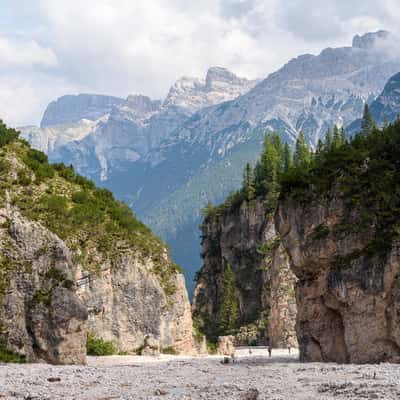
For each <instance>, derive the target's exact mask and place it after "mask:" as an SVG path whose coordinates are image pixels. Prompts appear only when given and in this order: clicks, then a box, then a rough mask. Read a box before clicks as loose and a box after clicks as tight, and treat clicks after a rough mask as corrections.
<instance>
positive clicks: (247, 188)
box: [243, 163, 256, 200]
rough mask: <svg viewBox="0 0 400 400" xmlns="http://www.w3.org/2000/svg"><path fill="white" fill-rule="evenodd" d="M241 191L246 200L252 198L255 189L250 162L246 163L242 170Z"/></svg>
mask: <svg viewBox="0 0 400 400" xmlns="http://www.w3.org/2000/svg"><path fill="white" fill-rule="evenodd" d="M243 191H244V194H245V196H246V199H247V200H252V199H254V196H255V192H256V189H255V185H254V168H253V165H252V164H251V163H247V164H246V168H245V170H244V174H243Z"/></svg>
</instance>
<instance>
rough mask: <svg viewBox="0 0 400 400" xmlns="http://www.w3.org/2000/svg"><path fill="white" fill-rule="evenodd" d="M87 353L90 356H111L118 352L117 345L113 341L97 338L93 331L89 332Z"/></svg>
mask: <svg viewBox="0 0 400 400" xmlns="http://www.w3.org/2000/svg"><path fill="white" fill-rule="evenodd" d="M86 353H87V354H88V355H89V356H111V355H113V354H117V347H116V346H115V344H114V343H113V342H109V341H105V340H103V339H100V338H97V337H96V336H95V335H94V334H93V333H88V336H87V341H86Z"/></svg>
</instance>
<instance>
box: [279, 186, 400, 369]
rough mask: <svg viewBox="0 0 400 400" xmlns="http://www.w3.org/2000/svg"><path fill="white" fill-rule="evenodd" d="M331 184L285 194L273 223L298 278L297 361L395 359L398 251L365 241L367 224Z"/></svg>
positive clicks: (399, 333)
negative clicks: (325, 189)
mask: <svg viewBox="0 0 400 400" xmlns="http://www.w3.org/2000/svg"><path fill="white" fill-rule="evenodd" d="M360 215H361V212H360V210H358V209H357V207H354V206H352V205H351V203H349V202H348V201H346V202H345V199H343V198H342V196H341V194H340V193H339V192H337V191H333V192H332V193H329V194H327V195H325V196H320V197H319V198H317V199H315V200H314V201H313V202H307V203H304V202H300V201H294V200H290V199H287V200H285V201H284V202H283V203H282V204H281V205H280V207H279V211H278V216H277V226H278V231H279V234H280V236H281V240H282V243H283V245H284V247H285V249H286V250H287V252H288V254H289V257H290V264H291V268H292V270H293V272H294V273H295V275H296V276H297V278H298V282H297V289H296V292H297V306H298V316H297V326H296V329H297V335H298V341H299V347H300V358H301V360H303V361H334V362H340V363H344V362H352V363H374V362H381V361H389V362H400V319H399V315H400V284H399V283H400V252H399V250H400V249H399V244H398V243H397V242H394V243H393V245H392V246H391V248H390V249H389V250H386V251H385V253H384V254H382V252H380V253H379V252H377V251H376V250H374V249H376V246H375V247H372V246H371V243H372V242H371V239H372V237H373V235H374V232H373V227H371V228H370V229H369V230H367V231H364V232H363V231H362V230H360V229H361V226H362V224H361V219H360V218H361V217H360Z"/></svg>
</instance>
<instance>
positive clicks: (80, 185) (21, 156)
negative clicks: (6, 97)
mask: <svg viewBox="0 0 400 400" xmlns="http://www.w3.org/2000/svg"><path fill="white" fill-rule="evenodd" d="M15 163H17V165H18V166H19V167H18V168H19V169H18V171H17V176H18V178H17V179H16V180H14V179H12V175H13V174H12V173H10V172H11V171H12V165H14V164H15ZM0 170H1V172H2V174H1V175H0V199H1V201H4V200H5V198H6V196H5V193H6V192H8V194H9V196H10V197H11V201H12V204H13V205H15V206H17V207H18V208H19V209H20V211H21V213H22V214H23V215H25V216H26V217H27V218H29V219H32V220H35V221H39V222H40V223H42V224H43V225H44V226H46V227H47V228H48V229H49V230H50V231H52V232H54V233H55V234H57V235H58V236H59V237H60V238H61V239H63V240H64V241H65V242H66V244H67V245H68V246H69V248H70V249H71V250H73V251H74V250H77V249H79V250H80V251H79V254H78V253H77V254H76V257H77V259H79V261H80V262H81V263H82V265H83V267H84V268H86V269H87V270H89V271H92V272H99V268H100V265H101V264H102V263H103V262H104V261H105V260H106V259H109V260H111V261H112V262H114V261H116V260H117V258H118V257H119V256H120V255H121V253H123V252H130V251H133V252H139V253H140V254H141V255H142V256H143V257H144V258H148V259H149V260H151V261H152V263H153V265H154V272H155V274H156V275H157V276H158V277H159V281H160V284H161V286H162V287H163V289H164V291H165V293H166V294H167V295H168V296H170V295H172V294H173V293H174V292H175V290H176V288H175V286H174V276H175V274H176V273H177V272H181V269H180V268H179V267H178V266H177V265H176V264H174V263H173V262H171V261H170V260H169V259H168V258H167V257H165V249H166V246H165V244H164V243H163V242H162V241H161V240H160V239H158V238H157V237H156V236H154V235H153V234H152V233H151V231H150V229H148V228H147V227H146V226H145V225H144V224H142V223H141V222H140V221H139V220H138V219H137V218H136V217H135V215H134V213H133V212H132V210H131V209H130V208H129V207H128V206H127V205H125V204H124V203H122V202H119V201H117V200H115V199H114V197H113V195H112V193H111V192H110V191H108V190H106V189H100V188H97V187H96V186H95V185H94V183H93V182H91V181H90V180H88V179H86V178H84V177H82V176H80V175H78V174H76V173H75V171H74V169H73V167H72V166H65V165H64V164H49V163H48V159H47V156H46V155H45V154H43V153H42V152H40V151H37V150H35V149H32V148H30V147H29V144H28V143H27V142H26V141H24V140H21V139H19V138H18V132H17V131H15V130H14V129H9V128H7V127H6V126H5V125H4V124H3V123H2V122H1V121H0ZM94 254H96V256H94ZM99 256H100V257H99ZM0 273H1V271H0ZM65 285H66V287H67V286H68V285H69V283H68V282H65ZM42 297H43V296H39V298H42Z"/></svg>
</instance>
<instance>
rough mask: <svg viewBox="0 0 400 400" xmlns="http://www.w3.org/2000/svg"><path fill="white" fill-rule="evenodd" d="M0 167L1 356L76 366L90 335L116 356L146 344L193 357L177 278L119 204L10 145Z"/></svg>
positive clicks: (0, 150) (155, 242)
mask: <svg viewBox="0 0 400 400" xmlns="http://www.w3.org/2000/svg"><path fill="white" fill-rule="evenodd" d="M13 133H14V131H12V130H7V129H5V128H4V126H1V127H0V135H4V136H5V137H7V136H6V135H11V134H13ZM2 139H3V138H2ZM0 168H1V172H2V173H1V175H0V350H3V349H4V348H6V349H7V351H8V350H11V351H13V352H14V353H16V354H18V355H21V356H25V357H26V358H27V360H28V361H32V362H36V361H46V362H49V363H53V364H83V363H85V359H86V337H87V333H90V334H91V336H94V337H95V338H96V339H103V340H108V341H112V342H113V343H114V344H115V347H116V349H117V350H118V351H124V352H135V351H137V350H138V349H142V348H144V347H145V345H146V343H147V342H148V338H149V337H151V338H152V340H153V342H154V343H156V347H157V349H159V350H161V351H163V350H164V349H166V350H168V351H170V352H172V351H173V352H176V353H185V354H189V353H194V352H195V344H194V340H193V326H192V318H191V309H190V303H189V299H188V295H187V291H186V287H185V283H184V278H183V274H182V272H181V271H180V269H179V268H178V267H177V266H176V265H175V264H174V263H173V262H172V261H171V260H170V258H169V255H168V252H167V249H166V247H165V245H164V244H163V243H162V242H161V241H160V240H159V239H158V238H156V237H155V236H154V235H153V234H152V233H151V231H150V230H149V229H148V228H147V227H145V226H144V225H143V224H141V223H140V222H139V221H138V220H137V219H136V218H135V217H134V216H133V215H132V214H131V212H130V210H129V209H128V208H127V207H126V206H123V205H121V204H120V203H118V202H116V200H114V199H113V197H112V194H111V193H110V192H108V191H104V190H101V189H97V188H96V187H95V186H94V184H93V183H92V182H89V181H87V180H85V179H84V178H82V177H79V176H76V175H74V173H73V171H72V169H70V168H68V167H65V166H60V165H57V166H55V167H53V166H51V165H49V164H48V163H47V161H46V156H45V155H44V154H42V153H39V152H35V151H32V150H31V149H29V148H28V147H27V146H26V145H25V144H24V143H22V142H20V141H19V140H17V139H15V141H14V142H11V143H9V144H7V145H5V146H3V147H0ZM40 171H46V172H44V173H43V172H42V175H40ZM80 185H81V186H80ZM99 202H100V203H99ZM0 359H1V351H0Z"/></svg>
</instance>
